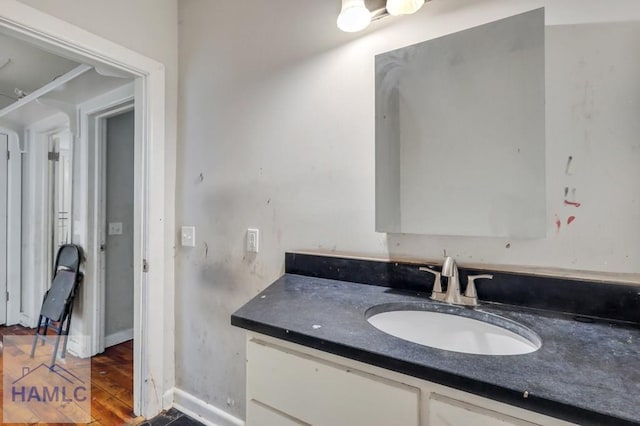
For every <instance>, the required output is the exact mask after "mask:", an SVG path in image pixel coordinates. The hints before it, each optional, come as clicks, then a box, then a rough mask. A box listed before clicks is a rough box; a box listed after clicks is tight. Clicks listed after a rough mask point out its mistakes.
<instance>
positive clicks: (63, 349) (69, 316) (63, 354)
mask: <svg viewBox="0 0 640 426" xmlns="http://www.w3.org/2000/svg"><path fill="white" fill-rule="evenodd" d="M72 313H73V303H72V304H71V306H70V307H69V314H68V315H66V321H67V324H66V327H65V330H64V335H65V337H64V343H63V345H62V355H61V356H60V358H64V357H65V355H66V354H67V343H68V342H69V329H70V328H71V314H72ZM60 328H62V324H60Z"/></svg>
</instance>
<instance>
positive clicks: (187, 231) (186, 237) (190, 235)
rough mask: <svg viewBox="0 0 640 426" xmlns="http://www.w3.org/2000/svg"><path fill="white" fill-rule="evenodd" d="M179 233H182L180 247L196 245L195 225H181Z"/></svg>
mask: <svg viewBox="0 0 640 426" xmlns="http://www.w3.org/2000/svg"><path fill="white" fill-rule="evenodd" d="M180 234H181V235H182V247H195V246H196V227H195V226H183V227H182V229H181V232H180Z"/></svg>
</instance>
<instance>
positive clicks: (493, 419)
mask: <svg viewBox="0 0 640 426" xmlns="http://www.w3.org/2000/svg"><path fill="white" fill-rule="evenodd" d="M468 425H473V426H537V425H536V424H535V423H531V422H527V421H525V420H521V419H518V418H515V417H511V416H508V415H506V414H503V413H498V412H496V411H491V410H487V409H485V408H482V407H478V406H476V405H472V404H468V403H466V402H462V401H457V400H455V399H452V398H448V397H446V396H442V395H438V394H435V393H433V394H431V396H430V398H429V426H468Z"/></svg>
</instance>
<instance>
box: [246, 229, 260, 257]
mask: <svg viewBox="0 0 640 426" xmlns="http://www.w3.org/2000/svg"><path fill="white" fill-rule="evenodd" d="M259 249H260V230H258V229H253V228H249V229H247V251H248V252H249V253H257V252H258V250H259Z"/></svg>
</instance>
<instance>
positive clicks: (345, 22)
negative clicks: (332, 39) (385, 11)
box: [338, 0, 371, 33]
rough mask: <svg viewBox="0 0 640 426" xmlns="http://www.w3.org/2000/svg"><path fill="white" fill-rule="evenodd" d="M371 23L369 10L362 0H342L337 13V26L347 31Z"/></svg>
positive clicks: (360, 28) (352, 30)
mask: <svg viewBox="0 0 640 426" xmlns="http://www.w3.org/2000/svg"><path fill="white" fill-rule="evenodd" d="M370 23H371V12H369V9H367V7H366V6H365V4H364V0H342V10H341V11H340V15H338V28H340V29H341V30H342V31H344V32H347V33H354V32H356V31H360V30H364V29H365V28H367V27H368V26H369V24H370Z"/></svg>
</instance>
